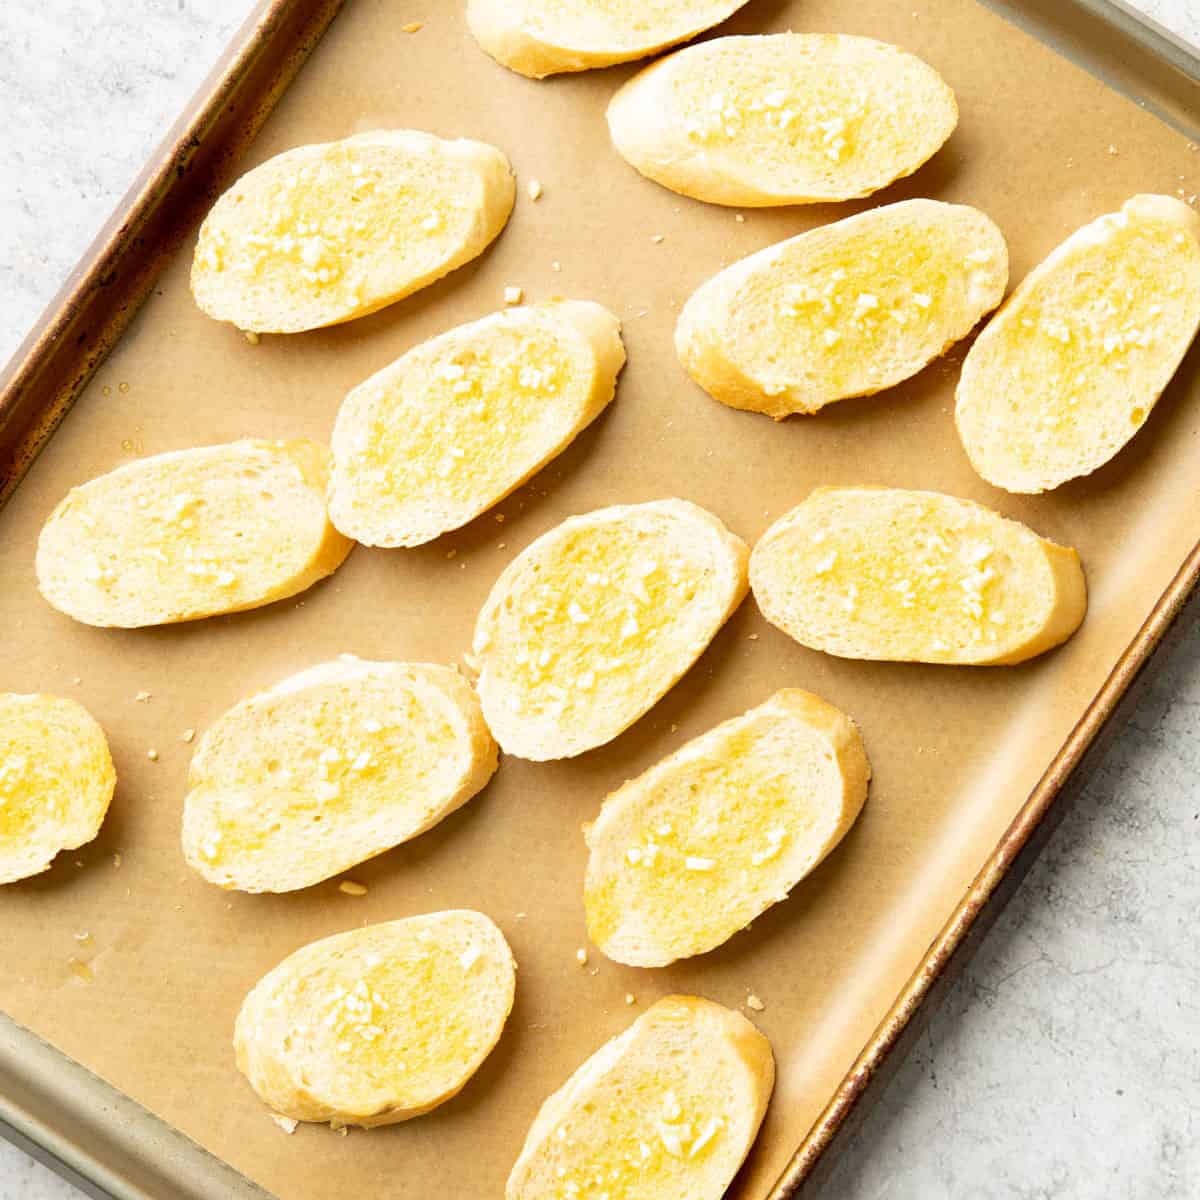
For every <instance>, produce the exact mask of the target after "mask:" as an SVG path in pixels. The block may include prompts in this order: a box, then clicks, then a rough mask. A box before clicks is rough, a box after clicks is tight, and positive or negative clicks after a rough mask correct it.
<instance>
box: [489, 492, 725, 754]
mask: <svg viewBox="0 0 1200 1200" xmlns="http://www.w3.org/2000/svg"><path fill="white" fill-rule="evenodd" d="M748 556H749V551H748V549H747V547H746V544H745V543H744V542H743V541H742V540H741V539H740V538H738V537H735V536H734V535H733V534H732V533H730V532H729V530H728V529H726V528H725V526H724V525H722V524H721V522H720V521H719V520H717V518H716V517H714V516H713V515H712V514H711V513H709V512H706V511H705V510H704V509H702V508H700V507H698V506H697V505H695V504H690V503H688V502H687V501H686V500H655V501H651V502H650V503H647V504H628V505H617V506H615V507H613V508H601V509H597V510H596V511H595V512H590V513H586V514H584V515H582V516H577V517H570V518H568V519H567V520H566V521H564V522H563V523H562V524H561V525H558V526H556V527H555V528H554V529H551V530H550V531H549V532H548V533H544V534H543V535H542V536H541V537H540V538H538V539H537V540H536V541H535V542H533V543H532V544H531V545H530V546H528V547H527V548H526V549H525V550H524V551H523V552H522V553H521V554H520V555H518V556H517V557H516V558H515V559H513V561H512V562H511V563H509V565H508V566H507V567H506V568H505V570H504V571H503V573H502V574H501V576H500V578H499V579H498V580H497V581H496V583H495V585H494V586H493V587H492V590H491V592H490V594H489V595H488V598H487V600H486V602H485V603H484V606H483V609H482V610H481V612H480V614H479V620H478V621H477V623H476V625H475V640H474V652H475V656H476V658H477V660H478V663H479V670H480V676H479V685H478V686H479V698H480V700H481V701H482V703H483V712H484V716H485V717H486V718H487V723H488V726H489V727H490V728H491V731H492V733H493V734H494V735H495V737H496V740H497V741H498V742H499V743H500V746H501V748H502V749H503V750H504V752H505V753H506V754H515V755H516V756H517V757H519V758H527V759H532V760H533V761H535V762H544V761H545V760H547V759H552V758H570V757H572V756H574V755H576V754H582V753H583V752H584V751H585V750H591V749H594V748H595V747H596V746H602V745H604V743H605V742H609V741H611V740H612V739H613V738H615V737H616V736H617V734H619V733H621V732H622V731H623V730H625V729H627V728H628V727H629V726H630V725H632V724H633V723H634V721H636V720H637V719H638V718H639V717H641V716H642V715H643V714H644V713H646V712H648V711H649V710H650V709H651V708H652V707H653V706H654V705H655V704H656V703H657V702H658V701H659V700H660V699H661V698H662V697H663V696H664V695H665V694H666V693H667V692H668V691H669V690H670V689H671V687H672V686H673V685H674V684H675V683H676V681H677V680H678V679H679V678H680V677H681V676H682V675H683V673H684V672H685V671H686V670H687V669H688V668H689V667H690V666H691V665H692V664H693V663H694V662H695V661H696V659H697V658H699V657H700V655H701V654H702V653H703V652H704V649H705V647H706V646H707V645H708V643H709V642H710V641H712V639H713V638H714V637H715V636H716V633H717V631H718V630H719V629H720V628H721V626H722V625H723V624H724V623H725V622H726V620H728V619H729V617H730V616H731V614H732V613H733V610H734V609H735V608H737V606H738V605H739V604H740V603H741V602H742V599H743V597H744V596H745V595H746V587H747V583H746V562H747V559H748Z"/></svg>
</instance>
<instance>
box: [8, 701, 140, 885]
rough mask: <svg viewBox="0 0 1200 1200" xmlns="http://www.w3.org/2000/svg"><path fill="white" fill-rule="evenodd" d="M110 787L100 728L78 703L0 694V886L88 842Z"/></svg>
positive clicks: (110, 772) (114, 779) (113, 776)
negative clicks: (62, 851) (65, 851)
mask: <svg viewBox="0 0 1200 1200" xmlns="http://www.w3.org/2000/svg"><path fill="white" fill-rule="evenodd" d="M116 784H117V773H116V771H115V770H114V769H113V761H112V755H111V754H109V752H108V742H107V740H106V739H105V737H104V730H102V729H101V728H100V726H99V725H98V724H96V721H95V719H94V718H93V717H92V716H91V714H90V713H89V712H88V711H87V709H85V708H84V707H83V705H82V704H78V703H76V701H74V700H66V699H63V698H62V697H61V696H42V695H27V696H22V695H17V694H14V693H12V692H3V693H0V884H2V883H13V882H15V881H16V880H18V879H26V878H28V877H29V876H30V875H37V874H39V873H40V872H42V871H45V870H46V869H47V868H48V867H49V866H50V864H51V863H52V862H53V861H54V856H55V855H56V854H58V852H59V851H60V850H75V849H77V848H78V847H79V846H82V845H84V844H85V843H87V842H90V841H91V840H92V839H93V838H94V837H95V836H96V834H97V833H99V832H100V826H101V824H102V823H103V821H104V815H105V813H107V812H108V805H109V802H110V801H111V800H112V796H113V789H114V788H115V787H116Z"/></svg>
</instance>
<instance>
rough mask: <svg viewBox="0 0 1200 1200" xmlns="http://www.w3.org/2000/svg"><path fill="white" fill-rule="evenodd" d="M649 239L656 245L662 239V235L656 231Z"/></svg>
mask: <svg viewBox="0 0 1200 1200" xmlns="http://www.w3.org/2000/svg"><path fill="white" fill-rule="evenodd" d="M650 240H651V241H652V242H653V243H654V244H655V245H656V246H657V245H658V244H659V243H660V242H661V241H662V240H663V235H662V234H661V233H656V234H655V235H654V236H653V237H652V238H651V239H650Z"/></svg>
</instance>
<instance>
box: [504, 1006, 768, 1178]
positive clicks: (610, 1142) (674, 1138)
mask: <svg viewBox="0 0 1200 1200" xmlns="http://www.w3.org/2000/svg"><path fill="white" fill-rule="evenodd" d="M774 1085H775V1059H774V1056H773V1055H772V1053H771V1047H770V1044H769V1043H768V1041H767V1039H766V1038H765V1037H763V1035H762V1034H761V1033H759V1031H758V1030H757V1029H755V1027H754V1026H753V1025H751V1024H750V1022H749V1021H747V1020H746V1018H745V1017H743V1016H742V1015H741V1014H740V1013H736V1012H732V1011H731V1010H730V1009H727V1008H723V1007H722V1006H721V1005H719V1004H714V1003H713V1002H712V1001H710V1000H701V999H698V998H697V997H694V996H668V997H666V998H665V999H663V1000H659V1001H658V1002H657V1003H656V1004H654V1005H653V1006H652V1007H650V1008H649V1009H647V1010H646V1012H644V1013H643V1014H642V1015H641V1016H640V1017H638V1019H637V1020H636V1021H634V1023H633V1024H632V1025H631V1026H630V1027H629V1028H628V1029H627V1030H626V1031H625V1032H624V1033H622V1034H620V1035H619V1036H618V1037H615V1038H613V1039H612V1041H610V1042H608V1043H607V1044H606V1045H604V1046H602V1047H601V1048H600V1049H599V1050H597V1051H596V1053H595V1054H593V1055H592V1056H591V1058H589V1059H588V1060H587V1061H586V1062H585V1063H584V1064H583V1065H582V1066H581V1067H580V1068H579V1069H578V1070H577V1071H576V1072H575V1074H574V1075H572V1076H571V1078H570V1079H568V1080H567V1082H566V1083H565V1084H563V1086H562V1087H561V1088H559V1089H558V1091H557V1092H555V1093H554V1094H553V1095H552V1096H550V1097H549V1099H547V1100H546V1102H545V1103H544V1104H543V1105H542V1107H541V1109H540V1110H539V1112H538V1114H537V1117H536V1118H535V1119H534V1122H533V1125H532V1127H531V1128H530V1130H529V1134H528V1136H527V1137H526V1139H525V1146H524V1148H523V1149H522V1151H521V1154H520V1157H519V1158H518V1159H517V1162H516V1165H515V1166H514V1167H513V1170H512V1174H511V1175H510V1176H509V1177H508V1186H507V1188H506V1189H505V1192H504V1195H505V1200H560V1198H562V1197H575V1196H578V1197H584V1196H589V1197H591V1196H595V1197H600V1196H603V1195H605V1194H608V1195H609V1196H611V1197H613V1198H614V1200H615V1198H616V1197H628V1198H629V1200H634V1198H636V1200H721V1197H722V1196H724V1195H725V1191H726V1189H727V1188H728V1187H729V1184H730V1183H731V1182H732V1180H733V1177H734V1175H736V1174H737V1171H738V1168H739V1167H740V1166H741V1165H742V1162H743V1160H744V1159H745V1157H746V1155H747V1154H748V1153H749V1151H750V1147H751V1146H752V1145H753V1144H754V1139H755V1137H756V1136H757V1135H758V1129H759V1126H760V1125H761V1124H762V1119H763V1116H764V1115H765V1113H766V1111H767V1103H768V1101H769V1100H770V1098H771V1091H772V1089H773V1087H774Z"/></svg>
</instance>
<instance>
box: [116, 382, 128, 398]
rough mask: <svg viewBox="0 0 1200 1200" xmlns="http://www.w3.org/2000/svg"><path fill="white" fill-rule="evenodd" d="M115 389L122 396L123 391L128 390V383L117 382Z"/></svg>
mask: <svg viewBox="0 0 1200 1200" xmlns="http://www.w3.org/2000/svg"><path fill="white" fill-rule="evenodd" d="M117 391H118V392H120V393H121V395H122V396H123V395H125V393H126V392H128V391H129V384H127V383H118V384H117Z"/></svg>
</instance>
